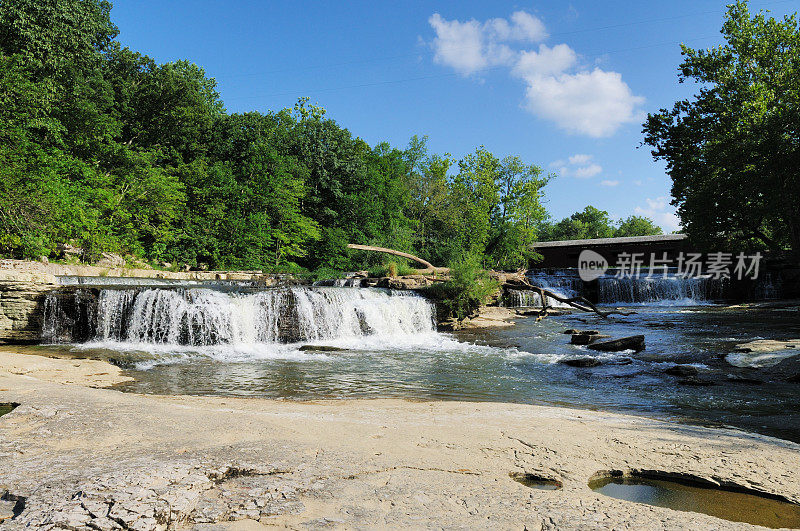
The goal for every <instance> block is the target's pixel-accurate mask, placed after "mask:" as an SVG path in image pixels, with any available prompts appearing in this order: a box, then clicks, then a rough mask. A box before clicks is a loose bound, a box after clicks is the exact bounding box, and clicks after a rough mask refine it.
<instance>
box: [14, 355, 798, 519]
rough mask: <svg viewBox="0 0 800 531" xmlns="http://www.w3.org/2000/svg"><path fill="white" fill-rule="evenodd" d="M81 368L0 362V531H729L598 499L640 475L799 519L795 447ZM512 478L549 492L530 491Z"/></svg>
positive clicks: (568, 415)
mask: <svg viewBox="0 0 800 531" xmlns="http://www.w3.org/2000/svg"><path fill="white" fill-rule="evenodd" d="M124 379H125V376H124V375H123V374H122V373H121V372H120V370H119V369H118V368H116V367H114V366H112V365H108V364H105V363H102V362H99V361H96V360H95V361H92V360H65V359H50V358H43V357H39V356H34V355H29V354H18V353H0V402H16V403H19V404H20V405H19V406H18V407H17V408H16V409H14V410H13V411H12V412H10V413H8V414H6V415H4V416H3V417H1V418H0V470H2V476H1V477H2V479H0V483H2V485H3V487H2V489H0V490H3V491H5V494H4V498H5V502H6V505H10V507H11V509H13V513H14V514H15V516H14V517H13V518H11V519H7V520H5V521H4V522H3V523H2V526H3V527H6V528H10V529H14V528H23V527H26V526H27V527H31V526H33V527H43V528H52V529H56V528H61V529H64V528H66V529H84V528H95V529H128V528H129V529H165V528H195V529H220V528H233V529H236V528H238V529H242V528H259V527H261V526H276V525H277V526H285V527H288V528H297V529H300V528H322V527H346V528H353V527H417V528H419V527H448V528H474V527H492V528H514V529H520V528H523V527H525V528H527V529H555V528H558V529H586V528H597V527H609V528H635V529H685V528H695V529H697V528H703V529H741V528H742V527H743V525H744V524H741V523H734V522H728V521H725V520H720V519H716V518H713V517H710V516H705V515H701V514H697V513H688V512H680V511H674V510H670V509H665V508H659V507H652V506H648V505H642V504H637V503H631V502H626V501H621V500H615V499H613V498H609V497H605V496H603V495H601V494H597V493H595V492H593V491H592V490H590V489H589V488H588V486H587V482H588V481H589V478H591V477H592V476H594V475H595V474H597V473H598V472H601V471H608V470H619V471H622V472H626V471H627V472H630V471H636V470H648V471H655V472H663V473H666V474H670V475H681V476H683V477H694V478H700V479H705V480H708V481H711V482H713V483H716V484H725V485H729V486H732V485H735V486H739V487H743V488H748V489H753V490H755V491H759V492H765V493H771V494H774V495H779V496H781V497H784V498H785V499H788V500H792V501H795V502H800V471H798V467H797V460H798V455H799V454H798V451H800V446H798V445H797V444H794V443H790V442H785V441H781V440H778V439H772V438H769V437H764V436H758V435H750V434H746V433H743V432H740V431H736V430H722V429H712V428H703V427H697V426H686V425H678V424H671V423H666V422H659V421H655V420H650V419H647V418H642V417H633V416H626V415H619V414H609V413H598V412H589V411H581V410H575V409H565V408H554V407H537V406H528V405H514V404H503V403H463V402H413V401H404V400H333V401H313V402H294V401H271V400H262V399H236V398H226V397H223V398H219V397H190V396H180V397H179V396H153V395H150V396H144V395H137V394H126V393H121V392H118V391H116V390H113V389H107V388H101V387H102V386H108V385H112V384H113V383H115V382H120V381H122V380H124ZM510 475H516V477H520V476H521V475H523V476H524V475H527V476H525V477H540V478H549V479H552V480H556V481H557V482H559V483H560V484H561V485H562V488H561V489H559V490H538V489H532V488H530V487H528V486H525V485H523V484H521V483H520V482H518V481H515V480H514V479H513V478H512V477H510Z"/></svg>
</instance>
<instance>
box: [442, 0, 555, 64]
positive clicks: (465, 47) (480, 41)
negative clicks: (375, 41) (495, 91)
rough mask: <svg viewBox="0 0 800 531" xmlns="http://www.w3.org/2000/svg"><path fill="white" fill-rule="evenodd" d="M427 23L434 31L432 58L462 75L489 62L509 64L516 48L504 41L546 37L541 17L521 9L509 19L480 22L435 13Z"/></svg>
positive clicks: (531, 39)
mask: <svg viewBox="0 0 800 531" xmlns="http://www.w3.org/2000/svg"><path fill="white" fill-rule="evenodd" d="M428 23H429V24H430V25H431V27H432V28H433V30H434V31H435V32H436V37H435V38H434V39H433V49H434V57H433V59H434V61H436V62H437V63H439V64H443V65H446V66H449V67H451V68H453V69H454V70H455V71H456V72H459V73H460V74H462V75H465V76H466V75H470V74H473V73H475V72H477V71H479V70H482V69H484V68H486V67H489V66H497V65H509V66H511V65H512V64H513V63H514V61H515V60H516V55H517V52H515V51H513V50H512V49H511V48H510V47H509V46H508V45H507V44H504V43H505V42H510V41H516V42H536V41H540V40H542V39H544V38H546V37H547V32H546V31H545V28H544V24H543V23H542V21H541V20H539V19H538V18H536V17H534V16H533V15H531V14H529V13H525V12H524V11H517V12H516V13H514V14H512V15H511V20H506V19H504V18H493V19H489V20H487V21H486V22H483V23H480V22H478V21H477V20H475V19H471V20H468V21H466V22H460V21H458V20H445V19H444V18H443V17H442V16H441V15H440V14H439V13H434V14H433V15H431V17H430V18H429V19H428Z"/></svg>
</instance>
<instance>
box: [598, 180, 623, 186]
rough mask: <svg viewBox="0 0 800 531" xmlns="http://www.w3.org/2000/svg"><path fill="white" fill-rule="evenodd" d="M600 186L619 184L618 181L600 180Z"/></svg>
mask: <svg viewBox="0 0 800 531" xmlns="http://www.w3.org/2000/svg"><path fill="white" fill-rule="evenodd" d="M600 185H601V186H611V187H613V186H619V181H600Z"/></svg>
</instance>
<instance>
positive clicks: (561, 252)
mask: <svg viewBox="0 0 800 531" xmlns="http://www.w3.org/2000/svg"><path fill="white" fill-rule="evenodd" d="M534 247H535V249H536V251H537V252H538V253H539V254H541V255H542V256H543V257H544V260H542V261H541V262H537V263H535V264H532V266H533V267H535V268H563V267H578V255H579V254H580V253H581V251H583V250H584V249H590V250H592V251H595V252H596V253H599V254H601V255H602V256H603V257H604V258H605V259H606V260H608V263H609V264H611V265H612V266H613V265H614V264H616V263H617V257H618V256H619V255H620V254H621V253H644V256H645V258H646V259H648V260H649V257H650V254H651V253H655V254H656V256H658V257H659V258H660V257H662V256H663V253H665V252H666V253H667V258H668V259H669V260H671V261H675V260H676V259H677V257H678V254H679V253H681V252H689V251H690V248H689V245H688V240H687V239H686V235H685V234H662V235H659V236H631V237H624V238H596V239H591V240H563V241H554V242H539V243H537V244H535V246H534Z"/></svg>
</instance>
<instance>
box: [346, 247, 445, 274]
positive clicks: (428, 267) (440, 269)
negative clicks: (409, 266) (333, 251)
mask: <svg viewBox="0 0 800 531" xmlns="http://www.w3.org/2000/svg"><path fill="white" fill-rule="evenodd" d="M347 248H348V249H355V250H357V251H373V252H376V253H385V254H391V255H394V256H401V257H403V258H408V259H409V260H413V261H415V262H417V263H418V264H422V265H423V266H425V269H422V270H420V271H429V272H432V273H449V272H450V269H449V268H447V267H436V266H435V265H433V264H431V263H430V262H428V261H427V260H423V259H422V258H420V257H419V256H414V255H413V254H409V253H404V252H403V251H396V250H394V249H387V248H386V247H375V246H372V245H359V244H357V243H348V244H347Z"/></svg>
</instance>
